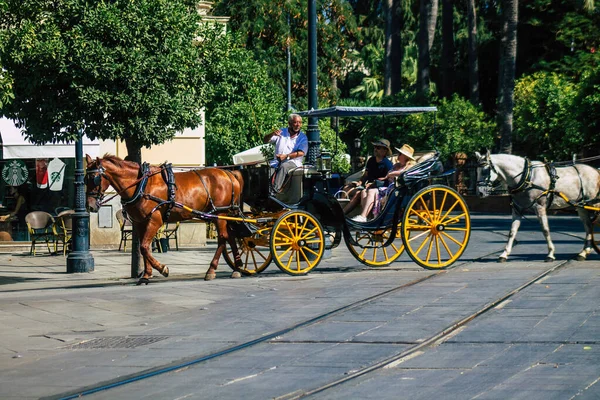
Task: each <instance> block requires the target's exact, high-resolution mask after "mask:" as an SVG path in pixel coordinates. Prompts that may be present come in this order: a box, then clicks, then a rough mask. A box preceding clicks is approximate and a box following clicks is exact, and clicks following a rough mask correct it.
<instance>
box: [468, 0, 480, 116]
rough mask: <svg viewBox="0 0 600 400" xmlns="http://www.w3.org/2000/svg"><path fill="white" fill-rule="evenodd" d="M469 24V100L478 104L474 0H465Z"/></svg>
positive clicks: (477, 63)
mask: <svg viewBox="0 0 600 400" xmlns="http://www.w3.org/2000/svg"><path fill="white" fill-rule="evenodd" d="M467 7H468V20H469V22H468V24H469V27H468V28H469V44H468V47H469V101H470V102H471V104H473V105H478V104H479V58H478V55H477V10H476V8H475V0H467Z"/></svg>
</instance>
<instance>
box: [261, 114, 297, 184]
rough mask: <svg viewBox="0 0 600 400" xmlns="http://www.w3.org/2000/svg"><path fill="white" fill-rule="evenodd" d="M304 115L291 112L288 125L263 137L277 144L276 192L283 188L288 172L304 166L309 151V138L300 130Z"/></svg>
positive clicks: (274, 162)
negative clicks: (303, 162)
mask: <svg viewBox="0 0 600 400" xmlns="http://www.w3.org/2000/svg"><path fill="white" fill-rule="evenodd" d="M301 127H302V117H301V116H299V115H298V114H290V116H289V117H288V127H287V128H282V129H278V130H275V131H273V132H272V133H269V134H268V135H266V136H265V137H264V138H263V142H264V143H274V144H275V159H274V160H272V161H271V166H272V167H275V168H276V170H275V182H274V185H273V186H274V187H273V189H274V190H275V192H276V193H279V191H280V190H281V188H282V186H283V184H284V182H285V178H286V177H287V174H288V173H289V172H290V171H291V170H292V169H294V168H296V167H300V166H302V161H303V160H304V156H305V155H306V153H307V152H308V138H307V137H306V135H305V134H304V132H302V131H301V130H300V128H301Z"/></svg>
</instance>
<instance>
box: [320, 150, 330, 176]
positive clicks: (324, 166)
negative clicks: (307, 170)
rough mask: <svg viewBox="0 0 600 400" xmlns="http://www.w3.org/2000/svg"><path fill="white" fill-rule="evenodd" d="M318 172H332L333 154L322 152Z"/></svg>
mask: <svg viewBox="0 0 600 400" xmlns="http://www.w3.org/2000/svg"><path fill="white" fill-rule="evenodd" d="M317 170H318V171H319V172H330V171H331V153H329V152H328V151H322V152H321V155H320V156H319V157H318V158H317Z"/></svg>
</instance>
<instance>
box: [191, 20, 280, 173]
mask: <svg viewBox="0 0 600 400" xmlns="http://www.w3.org/2000/svg"><path fill="white" fill-rule="evenodd" d="M203 36H204V37H209V38H210V39H211V40H210V43H211V46H206V47H204V49H203V51H202V55H201V57H202V60H205V61H206V62H207V63H209V64H210V65H207V77H206V80H207V82H210V85H209V86H208V87H207V104H206V115H205V118H206V162H207V165H212V164H213V163H217V164H219V165H229V164H231V162H232V156H233V155H234V154H235V153H238V152H240V151H243V150H246V149H249V148H251V147H254V146H257V145H259V144H262V138H263V136H264V135H266V134H267V133H269V132H271V130H272V129H273V128H275V127H279V126H280V125H282V124H283V123H282V121H283V119H284V116H283V112H282V109H281V99H282V98H283V96H282V92H281V90H280V88H279V87H278V86H277V85H276V84H275V82H273V80H271V78H270V77H269V76H268V73H267V69H266V67H265V66H264V65H263V64H261V63H258V62H257V61H255V60H254V58H253V57H252V53H251V52H250V51H248V50H246V49H244V48H242V47H241V46H240V45H239V42H238V41H236V38H235V37H234V36H232V35H231V34H227V35H223V34H222V33H221V32H219V31H218V29H217V30H207V31H205V32H204V35H203Z"/></svg>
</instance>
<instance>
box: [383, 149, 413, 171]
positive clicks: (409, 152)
mask: <svg viewBox="0 0 600 400" xmlns="http://www.w3.org/2000/svg"><path fill="white" fill-rule="evenodd" d="M394 148H395V149H396V151H398V153H399V154H398V161H397V162H396V164H394V167H393V168H392V170H391V171H390V172H388V174H387V175H386V176H385V177H384V178H380V179H381V180H392V179H393V178H396V177H398V176H400V174H402V173H403V172H404V171H406V170H407V169H409V168H410V167H412V166H413V165H415V163H416V162H415V158H414V157H413V154H415V150H414V149H413V148H412V147H411V146H409V145H407V144H403V145H402V147H400V148H397V147H394Z"/></svg>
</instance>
